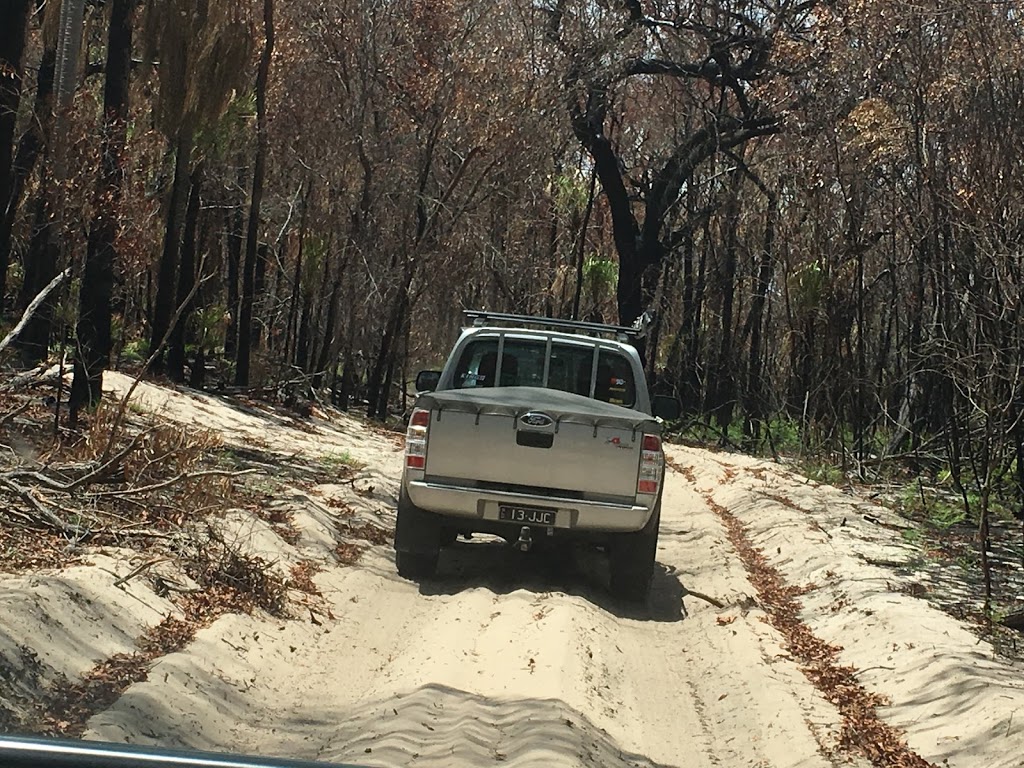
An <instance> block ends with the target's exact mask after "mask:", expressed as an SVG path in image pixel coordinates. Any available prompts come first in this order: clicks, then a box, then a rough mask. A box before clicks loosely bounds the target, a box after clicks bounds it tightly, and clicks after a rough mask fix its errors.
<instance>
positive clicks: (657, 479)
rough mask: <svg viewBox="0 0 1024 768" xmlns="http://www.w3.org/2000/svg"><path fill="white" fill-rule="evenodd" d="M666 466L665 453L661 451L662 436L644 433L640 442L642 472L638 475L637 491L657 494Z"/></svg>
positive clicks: (652, 494)
mask: <svg viewBox="0 0 1024 768" xmlns="http://www.w3.org/2000/svg"><path fill="white" fill-rule="evenodd" d="M664 468H665V454H664V453H662V451H661V438H660V437H658V436H657V435H644V439H643V442H641V444H640V474H639V475H638V476H637V481H636V492H637V493H645V494H649V495H651V496H654V495H656V494H657V493H658V485H659V484H660V483H661V475H662V471H663V470H664Z"/></svg>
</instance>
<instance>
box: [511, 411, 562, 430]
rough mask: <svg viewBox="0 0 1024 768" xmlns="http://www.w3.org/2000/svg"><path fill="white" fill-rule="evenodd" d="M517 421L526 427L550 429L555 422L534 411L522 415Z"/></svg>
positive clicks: (544, 414) (545, 415)
mask: <svg viewBox="0 0 1024 768" xmlns="http://www.w3.org/2000/svg"><path fill="white" fill-rule="evenodd" d="M519 420H520V421H521V422H523V424H525V425H526V426H528V427H550V426H551V425H552V424H554V423H555V420H554V419H552V418H551V417H550V416H548V415H547V414H546V413H537V412H536V411H531V412H530V413H527V414H524V415H523V416H521V417H520V419H519Z"/></svg>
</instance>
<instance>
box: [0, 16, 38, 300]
mask: <svg viewBox="0 0 1024 768" xmlns="http://www.w3.org/2000/svg"><path fill="white" fill-rule="evenodd" d="M31 5H32V2H31V0H7V1H6V2H5V3H4V6H3V7H4V11H3V14H2V15H3V16H4V17H5V21H4V24H3V25H2V26H0V212H2V210H3V208H4V207H5V206H6V204H7V201H8V200H10V198H11V190H12V189H13V186H14V178H13V177H14V169H13V167H12V161H13V159H14V129H15V127H16V124H17V121H18V106H19V104H20V103H21V75H22V63H21V59H22V56H23V55H24V52H25V29H26V27H27V26H28V10H29V7H30V6H31ZM8 242H9V240H8ZM9 264H10V248H9V246H8V247H6V248H5V247H0V317H2V316H3V310H4V297H5V296H6V295H7V267H8V266H9Z"/></svg>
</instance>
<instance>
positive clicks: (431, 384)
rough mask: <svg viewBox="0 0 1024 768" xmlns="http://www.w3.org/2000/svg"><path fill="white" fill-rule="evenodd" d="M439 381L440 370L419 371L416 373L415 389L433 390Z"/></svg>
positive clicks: (422, 390) (420, 390)
mask: <svg viewBox="0 0 1024 768" xmlns="http://www.w3.org/2000/svg"><path fill="white" fill-rule="evenodd" d="M440 381H441V372H440V371H420V372H419V373H418V374H416V391H417V392H433V391H434V390H435V389H437V385H438V382H440Z"/></svg>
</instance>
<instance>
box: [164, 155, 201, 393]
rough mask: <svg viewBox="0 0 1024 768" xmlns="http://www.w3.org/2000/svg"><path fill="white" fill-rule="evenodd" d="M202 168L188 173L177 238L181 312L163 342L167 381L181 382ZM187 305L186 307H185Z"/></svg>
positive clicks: (193, 278) (191, 304) (191, 306)
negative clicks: (169, 379) (186, 200)
mask: <svg viewBox="0 0 1024 768" xmlns="http://www.w3.org/2000/svg"><path fill="white" fill-rule="evenodd" d="M202 181H203V164H202V163H201V162H200V163H198V164H197V165H196V167H195V170H193V171H192V177H191V181H190V183H189V193H188V204H187V205H186V207H185V225H184V229H183V231H182V235H181V258H180V263H179V264H178V290H177V293H176V296H175V302H174V303H175V307H177V308H181V312H180V314H179V316H178V322H177V323H175V324H174V328H172V329H171V335H170V338H169V339H168V342H167V375H168V376H169V377H170V378H171V381H176V382H178V383H182V382H184V381H185V340H186V331H187V330H188V322H189V318H190V317H191V315H192V311H193V309H194V307H195V302H194V301H190V300H189V296H190V295H191V294H192V290H193V288H194V287H195V284H196V230H197V229H198V223H199V204H200V197H201V191H202ZM186 304H187V306H185V305H186Z"/></svg>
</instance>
